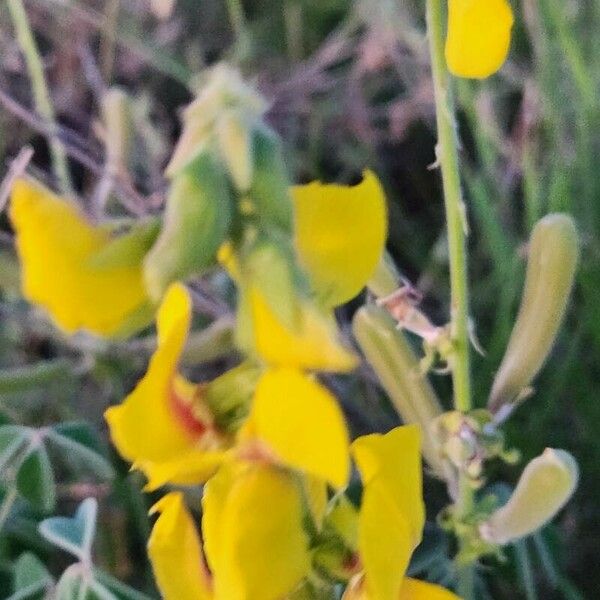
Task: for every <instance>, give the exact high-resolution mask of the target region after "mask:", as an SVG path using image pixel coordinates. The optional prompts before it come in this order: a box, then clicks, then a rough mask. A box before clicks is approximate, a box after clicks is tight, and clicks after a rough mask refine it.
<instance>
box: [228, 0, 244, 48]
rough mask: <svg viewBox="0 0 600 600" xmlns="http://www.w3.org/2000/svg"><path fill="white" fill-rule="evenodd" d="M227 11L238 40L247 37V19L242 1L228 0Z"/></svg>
mask: <svg viewBox="0 0 600 600" xmlns="http://www.w3.org/2000/svg"><path fill="white" fill-rule="evenodd" d="M227 10H228V11H229V19H230V20H231V26H232V27H233V31H234V32H235V35H236V37H237V38H238V39H242V38H244V37H245V36H246V19H245V17H244V8H243V7H242V2H241V0H227Z"/></svg>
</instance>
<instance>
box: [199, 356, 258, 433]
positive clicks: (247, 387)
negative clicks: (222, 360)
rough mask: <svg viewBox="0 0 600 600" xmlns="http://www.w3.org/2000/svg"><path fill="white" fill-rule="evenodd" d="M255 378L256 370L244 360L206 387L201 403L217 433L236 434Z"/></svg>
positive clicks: (244, 415)
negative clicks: (215, 426)
mask: <svg viewBox="0 0 600 600" xmlns="http://www.w3.org/2000/svg"><path fill="white" fill-rule="evenodd" d="M259 376H260V369H259V368H258V367H257V366H256V365H254V364H252V363H251V362H249V361H246V362H243V363H242V364H240V365H238V366H237V367H234V368H233V369H230V370H229V371H226V372H225V373H223V375H220V376H219V377H217V378H216V379H213V380H212V381H211V382H210V383H209V384H207V385H206V387H205V389H204V400H205V401H206V404H207V405H208V406H209V408H210V411H211V414H212V415H213V417H214V419H215V423H216V425H217V427H218V428H219V429H220V430H222V431H231V432H233V431H236V430H237V429H238V428H239V426H240V425H241V423H242V421H243V420H244V419H245V418H246V417H247V416H248V412H249V409H250V401H251V399H252V395H253V394H254V389H255V388H256V383H257V381H258V378H259Z"/></svg>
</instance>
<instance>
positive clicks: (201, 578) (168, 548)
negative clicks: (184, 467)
mask: <svg viewBox="0 0 600 600" xmlns="http://www.w3.org/2000/svg"><path fill="white" fill-rule="evenodd" d="M150 512H151V514H153V513H159V515H160V516H159V517H158V519H157V520H156V523H155V524H154V527H153V529H152V534H151V535H150V539H149V540H148V555H149V556H150V561H151V562H152V567H153V569H154V576H155V577H156V583H157V584H158V588H159V589H160V592H161V595H162V597H163V598H164V599H165V600H211V599H212V598H213V593H212V583H211V579H210V574H209V572H208V569H207V567H206V563H205V561H204V554H203V552H202V546H201V545H200V540H199V538H198V534H197V532H196V527H195V525H194V521H193V519H192V516H191V515H190V513H189V512H188V510H187V508H186V506H185V504H184V501H183V495H182V494H181V493H179V492H172V493H170V494H167V495H166V496H164V497H163V498H161V499H160V500H159V501H158V502H157V503H156V504H155V505H154V506H153V507H152V509H151V511H150Z"/></svg>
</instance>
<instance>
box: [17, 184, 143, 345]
mask: <svg viewBox="0 0 600 600" xmlns="http://www.w3.org/2000/svg"><path fill="white" fill-rule="evenodd" d="M10 218H11V221H12V224H13V227H14V229H15V233H16V246H17V252H18V255H19V260H20V262H21V266H22V288H23V294H24V296H25V297H26V298H27V299H28V300H30V301H31V302H33V303H35V304H39V305H41V306H43V307H44V308H45V309H46V310H47V311H48V312H49V313H50V315H51V316H52V318H53V320H54V321H55V322H56V324H57V325H58V326H59V327H61V328H62V329H64V330H65V331H66V332H68V333H72V332H75V331H77V330H79V329H85V330H88V331H90V332H92V333H94V334H97V335H101V336H112V335H118V334H121V333H124V332H125V331H126V330H128V329H131V328H136V327H140V326H143V325H145V324H147V323H148V322H150V321H151V319H152V307H151V305H150V303H149V301H148V298H147V295H146V291H145V288H144V284H143V280H142V271H141V266H140V265H141V257H140V260H139V261H138V262H137V263H136V262H135V261H131V262H127V261H124V262H122V263H119V262H115V261H113V262H110V261H108V262H107V263H106V264H103V263H102V261H101V260H98V259H99V257H101V256H102V255H103V254H105V253H106V252H109V253H110V248H111V245H112V244H113V243H115V241H116V240H117V241H118V240H119V238H114V237H113V236H112V234H111V231H110V229H108V228H105V227H99V226H94V225H92V224H91V223H89V222H88V221H86V219H85V218H84V217H83V216H82V215H81V213H80V212H79V210H78V209H77V207H76V206H75V204H73V203H71V202H69V201H67V200H64V199H62V198H59V197H57V196H55V195H54V194H53V193H52V192H50V191H49V190H48V189H46V188H44V187H43V186H42V185H40V184H38V183H34V182H33V181H30V180H28V179H18V180H17V181H15V183H14V185H13V189H12V201H11V207H10Z"/></svg>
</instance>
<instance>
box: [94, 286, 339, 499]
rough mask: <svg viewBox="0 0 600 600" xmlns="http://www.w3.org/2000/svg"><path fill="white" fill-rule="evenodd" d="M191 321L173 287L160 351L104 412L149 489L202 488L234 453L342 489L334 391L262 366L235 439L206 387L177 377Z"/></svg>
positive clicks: (163, 312) (181, 292) (160, 318)
mask: <svg viewBox="0 0 600 600" xmlns="http://www.w3.org/2000/svg"><path fill="white" fill-rule="evenodd" d="M190 319H191V301H190V298H189V295H188V292H187V290H186V288H185V287H184V286H183V285H181V284H173V285H172V286H171V287H170V288H169V290H168V291H167V294H166V295H165V298H164V299H163V303H162V305H161V307H160V309H159V311H158V315H157V329H158V347H157V349H156V351H155V353H154V355H153V356H152V358H151V360H150V365H149V367H148V371H147V372H146V375H145V376H144V377H143V378H142V380H141V381H140V382H139V383H138V385H137V386H136V388H135V389H134V390H133V392H131V394H129V396H128V397H127V398H126V399H125V401H124V402H123V403H122V404H121V405H119V406H115V407H112V408H109V409H108V410H107V411H106V415H105V416H106V420H107V421H108V424H109V427H110V433H111V437H112V440H113V443H114V444H115V446H116V447H117V449H118V450H119V452H120V453H121V454H122V455H123V456H124V457H125V458H126V459H127V460H129V461H131V462H133V463H134V466H135V467H137V468H139V469H140V470H141V471H143V472H144V473H145V474H146V476H147V477H148V480H149V481H148V485H147V488H148V489H156V488H157V487H160V486H161V485H163V484H164V483H167V482H170V483H175V484H179V485H191V484H197V483H202V482H204V481H206V480H207V479H208V478H209V477H210V476H211V475H213V473H214V472H215V471H216V470H217V468H218V467H219V465H220V464H221V463H222V462H223V461H224V460H225V459H227V458H229V459H231V458H235V456H246V457H247V456H254V457H255V458H257V459H260V460H261V461H267V462H272V463H277V464H282V465H286V466H290V467H292V468H295V469H298V470H301V471H305V472H306V473H309V474H312V475H313V476H316V477H319V478H322V479H324V480H327V481H329V482H330V483H331V484H332V485H333V486H335V487H343V486H345V485H346V483H347V481H348V476H349V442H348V434H347V431H346V425H345V422H344V417H343V415H342V412H341V410H340V408H339V406H338V404H337V402H336V400H335V398H334V397H333V396H332V394H331V393H330V392H329V391H328V390H327V389H326V388H324V387H323V386H322V385H320V384H319V383H317V382H316V381H314V380H313V379H312V378H311V377H310V376H308V375H306V374H304V373H302V372H301V371H299V370H296V369H292V368H271V369H266V370H265V371H264V372H263V373H262V374H261V375H260V377H259V378H258V383H257V385H256V389H255V392H254V397H253V399H252V408H251V411H250V416H249V417H248V419H247V422H246V424H245V426H244V427H243V428H242V431H240V432H239V435H238V438H239V439H238V440H237V442H236V440H235V438H234V436H233V435H229V434H226V433H224V432H223V431H222V430H221V429H220V428H219V427H218V426H217V425H216V423H215V419H214V416H213V413H212V410H211V407H209V406H208V404H207V402H206V401H205V399H204V397H205V396H206V394H207V393H209V392H208V389H209V388H207V387H205V386H202V385H195V384H192V383H190V382H189V381H187V380H186V379H185V378H184V377H182V376H181V375H179V374H178V372H177V366H178V362H179V358H180V355H181V352H182V350H183V347H184V344H185V341H186V337H187V333H188V330H189V326H190ZM208 386H210V384H208Z"/></svg>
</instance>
